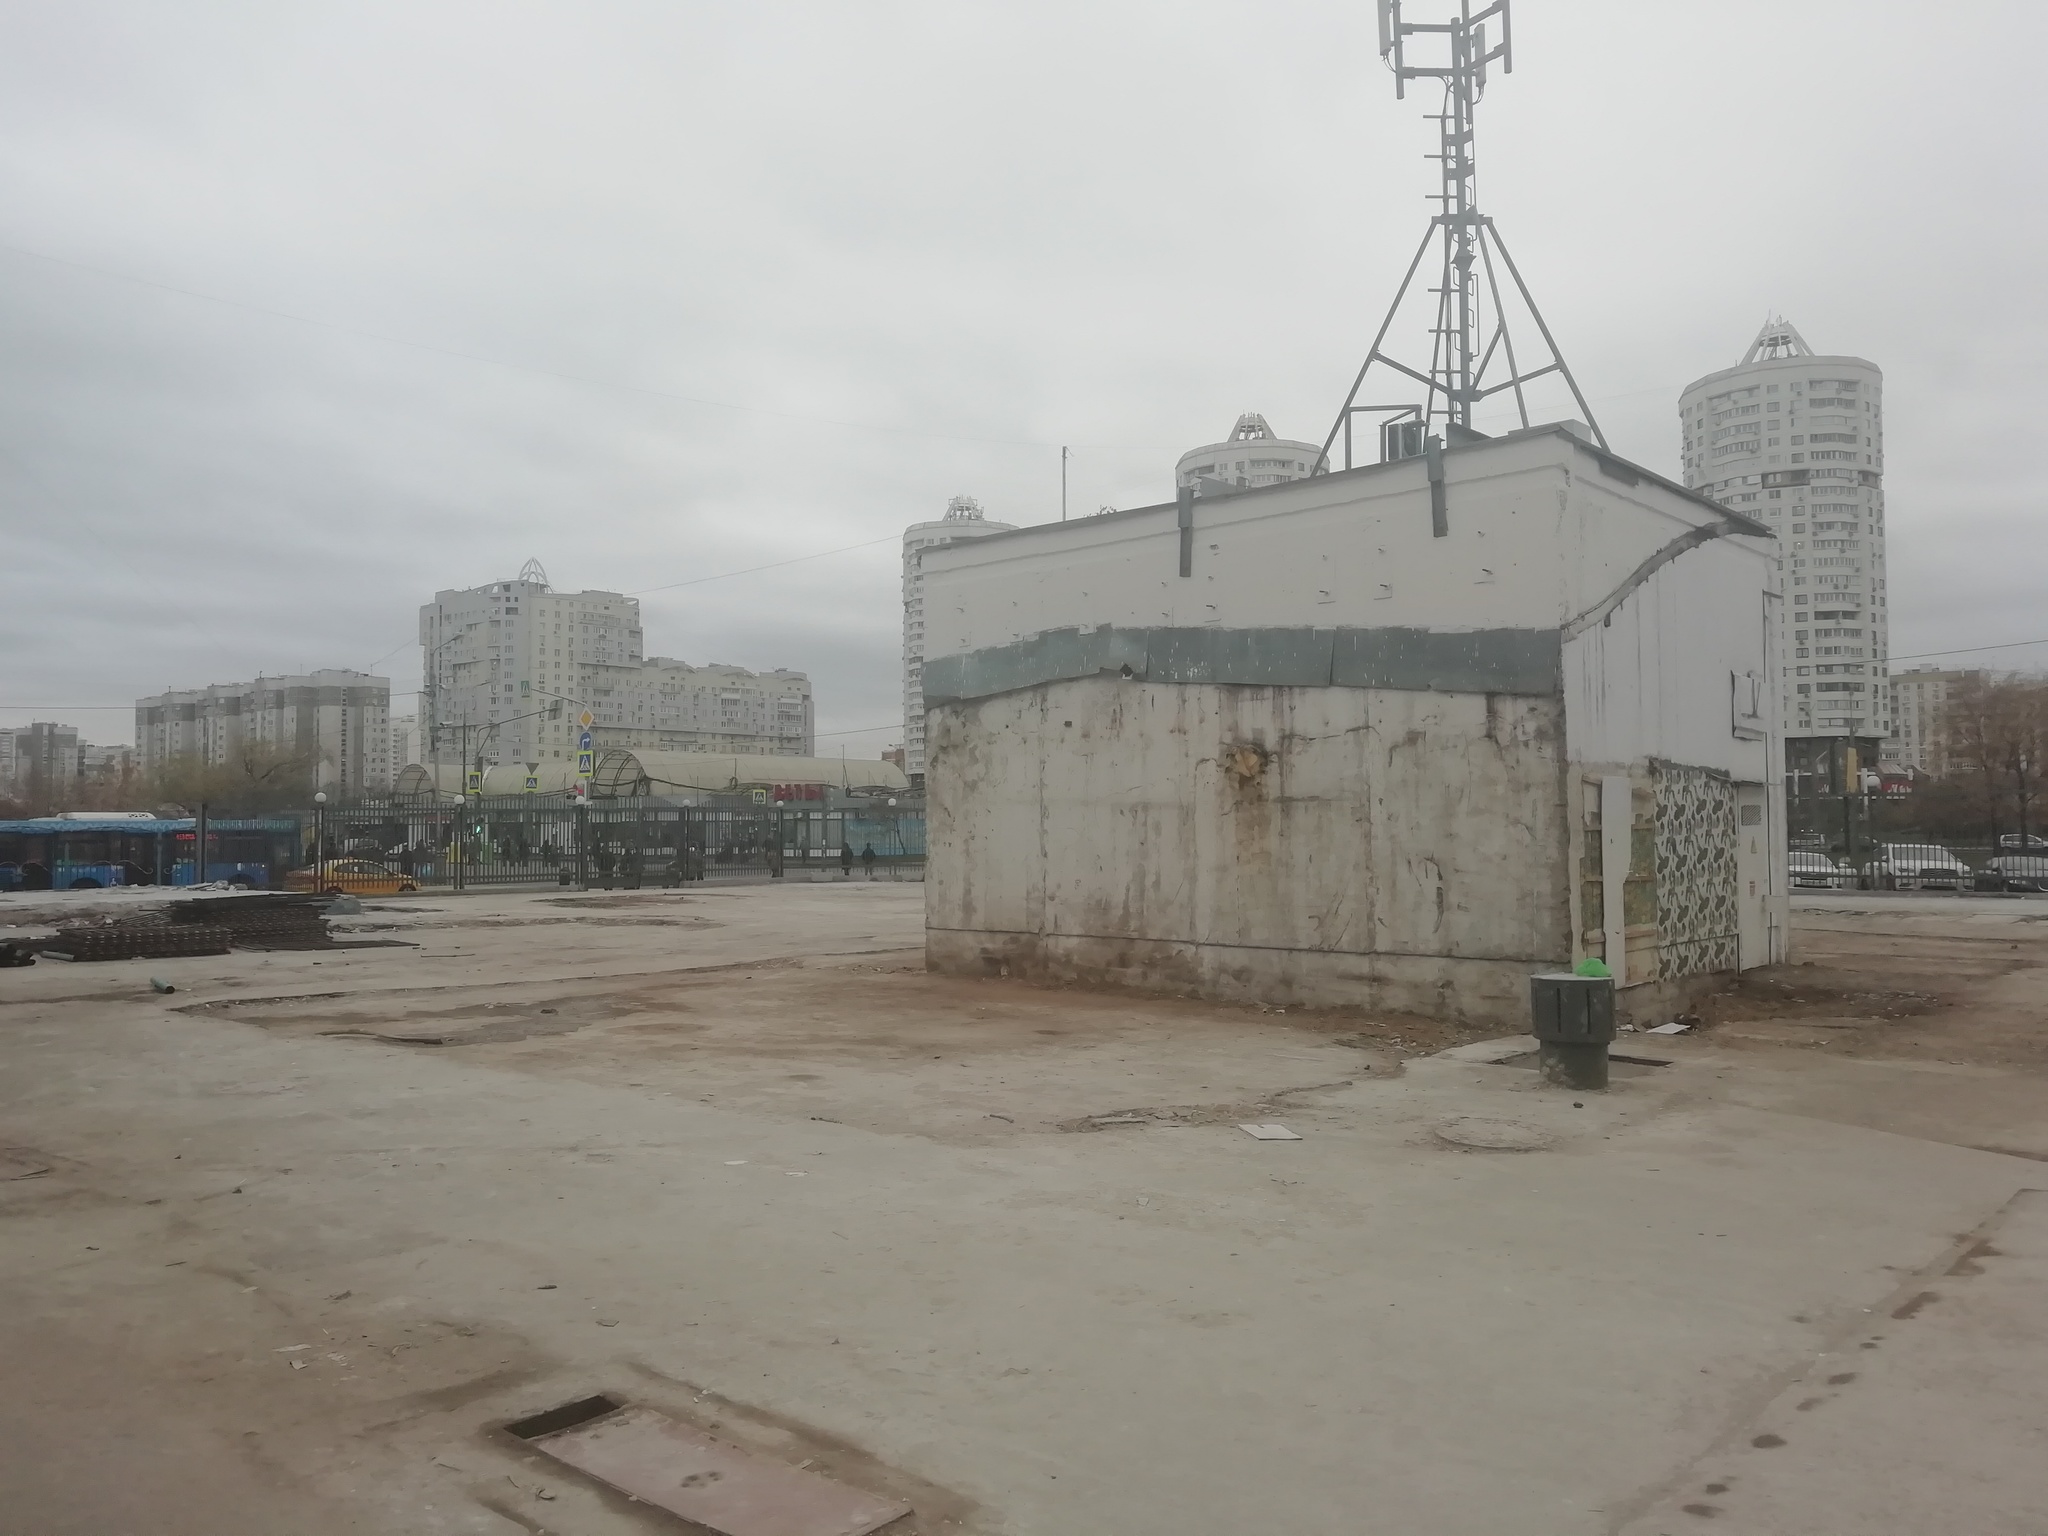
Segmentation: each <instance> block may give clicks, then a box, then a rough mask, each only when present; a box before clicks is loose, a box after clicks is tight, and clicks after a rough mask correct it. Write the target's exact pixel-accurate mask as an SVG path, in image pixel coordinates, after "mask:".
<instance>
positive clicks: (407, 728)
mask: <svg viewBox="0 0 2048 1536" xmlns="http://www.w3.org/2000/svg"><path fill="white" fill-rule="evenodd" d="M421 745H422V742H421V738H420V717H419V715H418V714H417V713H416V712H415V713H413V714H410V715H400V716H398V718H396V719H395V720H393V721H392V722H391V782H392V783H393V784H394V785H395V784H397V782H398V776H399V775H400V774H401V773H403V772H405V770H406V768H407V767H408V766H409V765H411V764H413V763H423V762H425V761H426V758H425V757H423V756H421V753H420V748H421Z"/></svg>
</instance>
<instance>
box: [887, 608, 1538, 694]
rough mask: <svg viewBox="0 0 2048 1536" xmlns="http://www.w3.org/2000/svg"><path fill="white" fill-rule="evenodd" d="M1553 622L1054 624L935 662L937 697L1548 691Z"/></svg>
mask: <svg viewBox="0 0 2048 1536" xmlns="http://www.w3.org/2000/svg"><path fill="white" fill-rule="evenodd" d="M1562 655H1563V642H1562V641H1561V639H1560V638H1559V635H1558V632H1557V631H1556V630H1554V629H1475V630H1463V631H1442V630H1430V629H1412V628H1408V627H1405V626H1389V627H1387V628H1384V629H1286V628H1279V627H1274V628H1266V629H1212V628H1207V627H1203V628H1168V627H1159V628H1147V629H1116V628H1113V627H1111V626H1109V625H1106V624H1105V625H1103V626H1101V627H1100V628H1097V629H1092V630H1083V629H1054V630H1047V631H1046V632H1045V633H1043V634H1038V635H1032V636H1029V637H1027V638H1026V639H1023V640H1017V641H1013V642H1011V643H1010V644H1008V645H992V646H987V647H985V648H983V649H981V650H978V651H969V652H967V653H966V654H965V655H961V656H934V657H930V658H928V659H927V660H926V661H925V663H924V698H925V703H927V704H948V703H956V702H959V701H961V700H965V699H986V698H991V697H993V696H994V695H996V694H999V693H1013V692H1015V691H1017V690H1018V689H1020V688H1035V687H1037V686H1038V685H1039V684H1041V683H1053V682H1065V681H1070V680H1073V679H1076V678H1084V677H1122V678H1129V679H1132V680H1134V681H1137V682H1152V683H1217V684H1226V685H1234V686H1240V687H1252V688H1389V689H1394V690H1397V691H1401V692H1408V693H1510V694H1523V695H1529V696H1534V697H1539V698H1541V697H1549V696H1551V695H1555V694H1557V693H1558V692H1559V691H1560V689H1561V687H1562V683H1561V677H1562Z"/></svg>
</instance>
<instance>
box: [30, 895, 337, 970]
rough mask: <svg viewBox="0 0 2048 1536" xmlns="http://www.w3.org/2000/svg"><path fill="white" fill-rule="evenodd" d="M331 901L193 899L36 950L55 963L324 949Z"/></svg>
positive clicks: (68, 932) (60, 936)
mask: <svg viewBox="0 0 2048 1536" xmlns="http://www.w3.org/2000/svg"><path fill="white" fill-rule="evenodd" d="M326 904H327V898H326V897H325V896H317V895H310V894H308V895H299V894H296V893H293V892H287V891H252V892H250V893H249V894H247V895H241V896H194V897H187V898H186V899H185V900H183V901H174V902H171V903H170V904H169V905H168V906H167V907H165V908H162V909H159V910H157V911H153V912H143V913H137V914H136V915H134V916H132V917H123V918H118V919H116V920H115V921H113V922H110V923H98V924H93V925H90V926H79V927H71V928H60V929H59V930H58V931H57V935H56V937H55V938H51V939H44V940H42V941H40V942H39V943H38V945H37V948H39V949H40V950H41V951H42V953H44V954H46V955H48V956H50V957H51V958H52V959H65V960H149V959H156V958H160V957H167V956H175V955H224V954H226V953H227V952H228V949H229V947H230V946H232V947H234V948H236V949H325V948H326V947H327V946H328V945H329V944H330V943H332V942H333V941H332V940H331V939H330V938H329V937H328V933H327V920H326V918H325V917H324V916H323V915H322V911H323V909H324V908H325V906H326Z"/></svg>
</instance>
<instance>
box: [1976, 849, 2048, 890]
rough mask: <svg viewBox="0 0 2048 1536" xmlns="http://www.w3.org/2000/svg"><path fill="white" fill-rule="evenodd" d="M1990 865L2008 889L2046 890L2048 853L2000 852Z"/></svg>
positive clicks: (2047, 885)
mask: <svg viewBox="0 0 2048 1536" xmlns="http://www.w3.org/2000/svg"><path fill="white" fill-rule="evenodd" d="M1990 867H1991V869H1992V872H1993V873H1995V874H1996V875H1997V876H1998V877H1999V878H2000V879H2001V880H2003V881H2004V882H2005V888H2006V889H2007V890H2008V891H2048V854H2041V853H2002V854H2000V855H1999V856H1998V857H1997V858H1995V859H1993V860H1992V861H1991V866H1990Z"/></svg>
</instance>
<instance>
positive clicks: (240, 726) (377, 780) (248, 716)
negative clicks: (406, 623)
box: [135, 668, 391, 797]
mask: <svg viewBox="0 0 2048 1536" xmlns="http://www.w3.org/2000/svg"><path fill="white" fill-rule="evenodd" d="M390 730H391V680H390V679H389V678H385V677H372V676H371V675H370V674H369V673H367V672H354V671H349V670H346V669H341V668H329V669H325V670H322V671H319V672H308V673H305V674H303V675H298V676H292V677H259V678H257V679H256V680H255V681H254V682H249V683H215V684H212V685H210V686H208V687H205V688H191V689H174V690H171V691H169V692H165V693H160V694H157V695H155V696H154V697H151V698H147V699H137V700H136V701H135V744H136V750H137V752H138V754H139V757H140V765H141V769H142V771H143V772H144V773H155V772H157V771H158V770H159V769H160V768H162V767H163V766H164V765H165V764H166V763H168V762H169V761H170V760H171V759H172V758H174V757H187V756H196V757H198V758H200V759H202V760H203V761H205V762H207V763H212V764H223V763H227V762H230V761H232V760H233V758H234V755H235V754H236V753H237V752H239V751H240V750H241V749H242V747H243V746H244V745H245V744H249V743H262V744H267V745H269V746H274V747H276V748H278V749H279V750H281V751H284V752H288V753H298V754H303V755H304V757H305V759H306V761H307V763H308V765H309V774H308V782H307V786H306V787H307V791H308V793H311V792H312V791H314V790H325V791H327V792H328V793H329V794H335V795H340V796H344V797H345V796H349V795H356V794H377V793H382V792H384V791H386V790H388V789H390V787H391V738H390Z"/></svg>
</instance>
